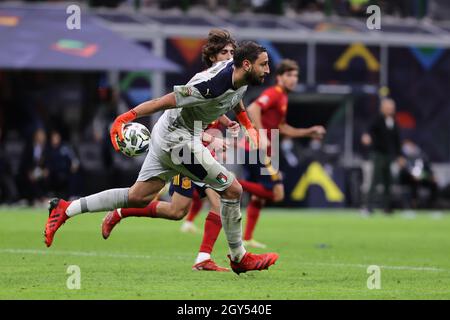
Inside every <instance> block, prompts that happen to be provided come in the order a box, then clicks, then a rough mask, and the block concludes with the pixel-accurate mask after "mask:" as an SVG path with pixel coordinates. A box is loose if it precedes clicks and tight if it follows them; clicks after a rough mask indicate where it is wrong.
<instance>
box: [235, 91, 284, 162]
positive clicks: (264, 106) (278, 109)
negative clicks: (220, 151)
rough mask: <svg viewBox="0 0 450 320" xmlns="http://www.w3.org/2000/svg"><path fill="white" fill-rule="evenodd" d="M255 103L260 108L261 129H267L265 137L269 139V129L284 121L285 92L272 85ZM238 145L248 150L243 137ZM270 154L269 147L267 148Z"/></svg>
mask: <svg viewBox="0 0 450 320" xmlns="http://www.w3.org/2000/svg"><path fill="white" fill-rule="evenodd" d="M255 103H256V104H257V105H258V106H259V107H260V108H261V122H262V126H263V129H267V138H268V139H269V141H270V140H271V135H270V131H271V130H272V129H278V128H279V127H280V124H282V123H284V122H285V121H286V112H287V104H288V96H287V93H286V92H285V91H284V90H283V89H282V88H281V87H280V86H278V85H275V86H272V87H269V88H267V89H266V90H264V91H263V92H262V93H261V94H260V95H259V97H258V98H257V99H256V100H255ZM240 146H241V147H244V148H245V150H247V151H249V150H250V145H249V144H248V142H247V141H246V139H245V138H244V139H243V140H241V142H240ZM268 154H270V147H269V148H268Z"/></svg>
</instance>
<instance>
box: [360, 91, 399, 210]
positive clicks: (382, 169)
mask: <svg viewBox="0 0 450 320" xmlns="http://www.w3.org/2000/svg"><path fill="white" fill-rule="evenodd" d="M395 109H396V108H395V101H394V100H392V99H389V98H383V99H382V100H381V103H380V114H379V115H378V116H377V117H376V118H375V119H374V120H373V122H372V124H371V126H370V127H369V131H368V132H367V133H364V134H363V135H362V137H361V142H362V143H363V145H365V146H370V147H371V156H370V158H371V160H372V162H373V174H372V182H371V184H370V189H369V192H368V194H367V197H366V201H365V206H364V207H363V208H362V214H363V215H367V214H370V213H372V212H373V205H374V198H375V195H376V191H377V190H376V188H377V186H378V184H380V183H381V184H382V185H383V187H384V191H383V199H382V206H383V208H384V211H385V212H386V213H392V202H391V185H392V182H393V181H392V172H391V163H392V162H393V161H395V160H396V161H397V162H398V164H399V166H400V168H403V167H404V166H405V158H404V157H403V156H402V150H401V144H400V133H399V128H398V124H397V123H396V121H395Z"/></svg>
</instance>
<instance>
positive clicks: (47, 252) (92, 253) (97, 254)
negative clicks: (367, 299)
mask: <svg viewBox="0 0 450 320" xmlns="http://www.w3.org/2000/svg"><path fill="white" fill-rule="evenodd" d="M0 253H11V254H34V255H60V256H78V257H100V258H102V257H105V258H118V259H149V260H150V259H155V258H158V259H161V258H170V259H171V260H173V259H174V258H176V259H180V260H185V259H189V258H191V255H190V254H186V255H185V257H182V256H180V255H177V256H175V257H174V256H169V255H167V256H156V255H153V256H151V255H135V254H124V253H105V252H95V251H90V252H87V251H56V250H37V249H0ZM300 264H303V265H313V266H328V267H347V268H367V267H368V266H369V264H348V263H326V262H300ZM379 267H380V268H382V269H391V270H409V271H433V272H449V271H450V269H443V268H436V267H414V266H385V265H380V266H379Z"/></svg>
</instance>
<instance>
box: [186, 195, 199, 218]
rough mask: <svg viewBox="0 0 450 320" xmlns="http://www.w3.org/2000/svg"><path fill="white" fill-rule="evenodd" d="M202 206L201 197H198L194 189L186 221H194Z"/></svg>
mask: <svg viewBox="0 0 450 320" xmlns="http://www.w3.org/2000/svg"><path fill="white" fill-rule="evenodd" d="M202 206H203V202H202V199H200V196H199V195H198V192H197V191H194V194H193V197H192V206H191V209H190V210H189V213H188V215H187V217H186V221H190V222H194V219H195V217H197V215H198V214H199V212H200V210H202Z"/></svg>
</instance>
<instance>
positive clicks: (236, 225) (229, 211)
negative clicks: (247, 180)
mask: <svg viewBox="0 0 450 320" xmlns="http://www.w3.org/2000/svg"><path fill="white" fill-rule="evenodd" d="M221 204H222V210H221V217H222V227H223V231H224V232H225V236H226V237H227V241H228V247H229V249H230V255H231V260H233V261H235V262H240V261H241V259H242V258H243V257H244V254H245V248H244V246H243V245H242V226H241V218H242V216H241V210H240V206H241V203H240V200H239V199H234V200H229V199H221Z"/></svg>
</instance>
